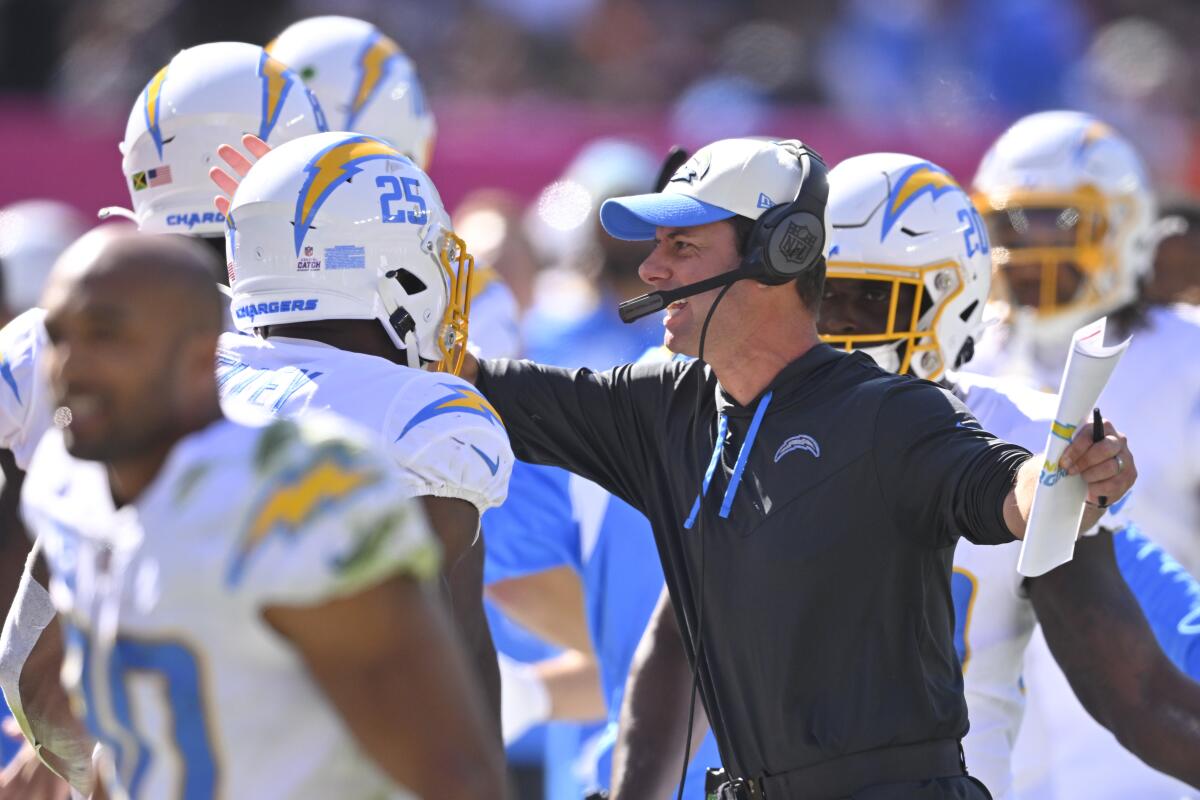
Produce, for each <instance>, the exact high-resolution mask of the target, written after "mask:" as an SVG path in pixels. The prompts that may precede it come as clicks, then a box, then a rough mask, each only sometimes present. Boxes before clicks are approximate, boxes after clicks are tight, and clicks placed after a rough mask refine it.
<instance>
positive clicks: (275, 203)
mask: <svg viewBox="0 0 1200 800" xmlns="http://www.w3.org/2000/svg"><path fill="white" fill-rule="evenodd" d="M226 239H227V247H228V251H229V261H230V263H231V264H232V267H231V275H230V279H231V282H230V286H231V288H232V289H233V314H234V322H235V323H236V324H237V326H238V329H239V330H243V331H249V330H252V329H254V328H259V327H263V326H267V325H281V324H286V323H294V322H311V321H316V320H345V319H377V320H379V322H380V323H381V324H382V325H383V327H384V330H385V331H386V332H387V334H388V336H389V337H390V338H391V340H392V342H393V344H395V345H396V347H397V348H400V349H403V350H404V351H405V353H406V359H407V363H408V365H409V366H411V367H420V366H421V365H422V363H423V362H432V361H436V362H439V364H440V367H441V368H442V369H444V370H446V371H449V372H455V373H457V372H458V370H459V369H460V368H461V366H462V359H463V357H464V354H465V350H464V348H465V345H466V340H467V318H468V314H469V312H470V288H471V287H470V284H471V274H472V269H473V259H472V258H471V256H470V255H469V254H468V253H467V250H466V245H465V243H464V242H463V241H462V240H461V239H459V238H458V237H457V236H455V235H454V233H453V232H452V231H451V228H450V218H449V216H448V215H447V214H446V210H445V208H444V207H443V206H442V200H441V197H440V196H439V195H438V191H437V188H436V187H435V186H434V185H433V181H431V180H430V179H429V176H428V175H426V174H425V173H424V172H422V171H421V170H420V169H419V168H417V166H416V165H415V164H413V162H412V161H411V160H410V159H408V158H407V157H406V156H403V155H401V154H400V153H399V152H398V151H397V150H395V149H394V148H393V147H391V146H390V145H388V144H387V143H385V142H384V141H382V140H380V139H376V138H374V137H371V136H366V135H364V134H360V133H349V132H334V133H322V134H316V135H314V136H306V137H303V138H301V139H297V140H296V141H292V142H288V143H287V144H284V145H282V146H281V147H278V148H276V149H274V150H272V151H271V152H269V153H267V154H266V155H265V156H263V158H262V159H261V160H260V161H259V162H258V163H256V164H255V165H254V167H253V168H252V169H251V170H250V172H249V174H247V175H246V178H245V180H243V181H242V183H241V185H240V186H239V187H238V189H237V192H236V193H235V194H234V196H233V202H232V205H231V208H230V212H229V220H228V230H227V232H226Z"/></svg>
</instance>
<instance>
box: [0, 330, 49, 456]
mask: <svg viewBox="0 0 1200 800" xmlns="http://www.w3.org/2000/svg"><path fill="white" fill-rule="evenodd" d="M45 316H46V315H45V312H43V311H42V310H41V309H39V308H33V309H30V310H29V311H26V312H25V313H24V314H21V315H20V316H19V317H16V318H15V319H13V320H12V321H10V322H9V323H8V324H7V325H5V326H4V328H3V330H0V447H3V448H4V449H6V450H11V451H12V454H13V458H14V459H15V460H16V462H17V466H18V467H20V468H21V469H22V470H26V469H28V468H29V462H30V460H31V459H32V458H33V452H34V450H36V449H37V445H38V442H39V441H41V438H42V434H44V433H45V432H46V431H47V430H48V429H49V428H50V424H51V420H52V418H53V416H52V409H51V408H50V401H49V391H48V388H47V386H46V383H45V381H44V379H43V377H42V371H41V369H40V361H41V356H42V353H43V351H44V350H45V347H46V329H45V327H44V325H43V324H42V320H43V319H44V318H45Z"/></svg>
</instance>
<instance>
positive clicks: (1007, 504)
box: [1004, 458, 1041, 539]
mask: <svg viewBox="0 0 1200 800" xmlns="http://www.w3.org/2000/svg"><path fill="white" fill-rule="evenodd" d="M1039 463H1040V462H1039V460H1038V459H1036V458H1031V459H1029V460H1027V461H1026V462H1025V463H1024V464H1022V465H1021V468H1020V469H1019V470H1017V479H1016V481H1014V482H1013V488H1012V491H1010V492H1009V493H1008V497H1006V498H1005V499H1004V522H1005V524H1006V525H1008V529H1009V531H1011V532H1012V535H1013V536H1015V537H1017V538H1018V539H1024V538H1025V524H1026V523H1027V522H1028V521H1029V510H1030V509H1031V508H1033V493H1034V491H1035V490H1036V489H1037V485H1038V475H1039V474H1040V473H1041V467H1040V466H1039Z"/></svg>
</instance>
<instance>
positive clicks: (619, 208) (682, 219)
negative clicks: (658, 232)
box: [600, 193, 736, 242]
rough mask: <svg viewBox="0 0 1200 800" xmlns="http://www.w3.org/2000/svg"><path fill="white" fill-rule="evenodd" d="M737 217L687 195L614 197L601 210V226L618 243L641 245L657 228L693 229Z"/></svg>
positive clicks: (652, 235)
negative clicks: (695, 226) (693, 227)
mask: <svg viewBox="0 0 1200 800" xmlns="http://www.w3.org/2000/svg"><path fill="white" fill-rule="evenodd" d="M733 216H736V214H735V213H734V212H732V211H728V210H726V209H724V208H721V207H720V206H714V205H712V204H711V203H706V202H704V201H703V200H697V199H696V198H694V197H690V196H688V195H686V194H663V193H655V194H635V195H631V196H629V197H614V198H612V199H611V200H605V201H604V205H602V206H600V224H601V225H603V226H604V230H606V231H608V233H609V235H610V236H612V237H613V238H615V239H624V240H625V241H627V242H641V241H645V240H647V239H653V238H654V230H655V228H690V227H692V226H694V225H707V224H708V223H710V222H717V221H718V220H722V219H729V218H730V217H733Z"/></svg>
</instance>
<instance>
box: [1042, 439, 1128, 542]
mask: <svg viewBox="0 0 1200 800" xmlns="http://www.w3.org/2000/svg"><path fill="white" fill-rule="evenodd" d="M1092 438H1093V436H1092V423H1090V422H1089V423H1087V424H1086V425H1081V426H1080V427H1079V430H1078V432H1076V434H1075V438H1074V439H1073V440H1072V441H1071V444H1070V445H1068V446H1067V449H1066V450H1065V451H1064V452H1063V454H1062V457H1061V458H1060V459H1059V460H1058V463H1059V466H1060V467H1061V468H1062V469H1065V470H1066V471H1067V474H1068V475H1079V476H1080V477H1082V478H1083V480H1084V481H1085V482H1086V483H1087V491H1088V493H1087V502H1088V507H1087V510H1086V512H1085V513H1084V528H1083V529H1084V530H1087V529H1088V528H1090V527H1092V525H1095V524H1096V522H1098V521H1099V520H1100V518H1101V517H1102V516H1104V512H1105V508H1107V507H1108V506H1111V505H1113V504H1114V503H1117V502H1119V501H1120V500H1121V498H1122V497H1124V496H1125V493H1126V492H1128V491H1129V490H1130V488H1132V487H1133V483H1134V481H1135V480H1137V465H1136V464H1135V463H1134V461H1133V453H1131V452H1130V451H1129V443H1128V441H1127V440H1126V439H1125V437H1124V436H1123V435H1121V433H1120V432H1119V431H1118V430H1117V429H1116V428H1114V427H1113V425H1112V423H1111V422H1109V421H1107V420H1105V422H1104V438H1102V439H1100V440H1099V441H1092ZM1102 497H1103V498H1104V500H1105V506H1104V507H1101V506H1100V498H1102Z"/></svg>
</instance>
